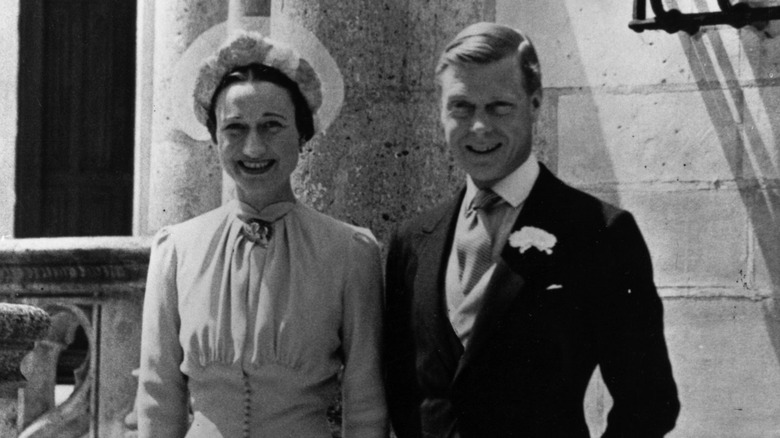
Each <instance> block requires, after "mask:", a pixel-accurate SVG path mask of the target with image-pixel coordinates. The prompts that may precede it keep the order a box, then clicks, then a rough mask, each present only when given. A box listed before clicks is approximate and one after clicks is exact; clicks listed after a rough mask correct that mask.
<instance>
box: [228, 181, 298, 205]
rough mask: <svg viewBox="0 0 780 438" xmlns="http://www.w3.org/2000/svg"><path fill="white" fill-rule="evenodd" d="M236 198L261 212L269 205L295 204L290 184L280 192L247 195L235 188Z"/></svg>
mask: <svg viewBox="0 0 780 438" xmlns="http://www.w3.org/2000/svg"><path fill="white" fill-rule="evenodd" d="M236 197H237V198H238V200H239V201H241V202H243V203H245V204H249V205H250V206H251V207H252V208H254V209H255V210H257V211H262V210H263V209H264V208H266V207H268V206H269V205H273V204H277V203H279V202H295V194H293V191H292V186H291V185H290V184H286V185H285V186H284V187H282V188H281V189H280V190H275V191H273V192H262V193H258V192H255V193H247V192H245V191H243V190H241V189H240V188H238V187H236Z"/></svg>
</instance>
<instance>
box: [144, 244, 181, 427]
mask: <svg viewBox="0 0 780 438" xmlns="http://www.w3.org/2000/svg"><path fill="white" fill-rule="evenodd" d="M181 361H182V349H181V345H180V344H179V313H178V296H177V290H176V251H175V248H174V245H173V241H172V238H171V236H170V235H169V234H168V232H167V231H166V230H165V229H163V230H161V231H160V232H159V233H158V234H157V236H156V237H155V241H154V243H153V244H152V255H151V260H150V261H149V274H148V276H147V280H146V294H145V296H144V313H143V325H142V327H141V369H140V375H139V379H138V395H137V398H136V404H137V409H138V436H139V438H152V437H172V438H175V437H183V436H184V435H185V434H186V433H187V421H188V413H187V385H186V382H185V380H184V375H183V374H182V373H181V371H180V370H179V365H180V364H181Z"/></svg>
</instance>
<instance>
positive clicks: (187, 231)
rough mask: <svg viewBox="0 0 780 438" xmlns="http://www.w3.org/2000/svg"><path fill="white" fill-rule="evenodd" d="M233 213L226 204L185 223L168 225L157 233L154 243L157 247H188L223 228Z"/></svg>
mask: <svg viewBox="0 0 780 438" xmlns="http://www.w3.org/2000/svg"><path fill="white" fill-rule="evenodd" d="M231 211H232V210H231V206H230V204H226V205H223V206H221V207H217V208H215V209H213V210H211V211H208V212H206V213H203V214H200V215H198V216H195V217H193V218H191V219H187V220H186V221H184V222H179V223H178V224H173V225H166V226H164V227H163V228H161V229H160V230H159V231H158V232H157V234H156V235H155V238H154V241H153V242H154V244H155V245H161V244H164V243H165V242H171V243H170V244H174V243H175V244H176V245H177V246H179V245H185V246H186V245H187V244H188V243H192V242H197V241H200V240H201V239H199V238H201V237H203V236H207V235H211V234H213V233H215V232H217V230H219V229H220V228H222V226H223V225H224V224H225V223H226V222H227V220H228V216H229V215H230V212H231Z"/></svg>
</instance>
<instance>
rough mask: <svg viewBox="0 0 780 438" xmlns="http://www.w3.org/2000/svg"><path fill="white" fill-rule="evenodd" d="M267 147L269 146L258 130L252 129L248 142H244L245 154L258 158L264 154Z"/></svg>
mask: <svg viewBox="0 0 780 438" xmlns="http://www.w3.org/2000/svg"><path fill="white" fill-rule="evenodd" d="M266 149H267V146H266V144H265V141H264V140H263V137H262V136H261V135H260V134H259V133H258V132H257V131H256V130H254V129H253V130H251V131H250V132H249V135H247V138H246V142H244V150H243V152H244V155H246V156H248V157H253V158H257V157H260V156H262V155H263V154H264V153H265V151H266Z"/></svg>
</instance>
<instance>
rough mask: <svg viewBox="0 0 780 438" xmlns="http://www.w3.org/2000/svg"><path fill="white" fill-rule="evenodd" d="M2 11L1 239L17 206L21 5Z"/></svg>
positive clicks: (7, 232) (7, 6)
mask: <svg viewBox="0 0 780 438" xmlns="http://www.w3.org/2000/svg"><path fill="white" fill-rule="evenodd" d="M21 1H22V0H17V1H9V2H3V7H2V8H0V53H1V54H2V55H3V62H2V63H0V102H3V105H0V120H3V123H0V239H2V238H4V237H11V236H12V235H13V233H14V207H15V204H16V202H15V201H16V192H15V185H16V175H15V172H16V136H17V132H16V131H17V102H16V98H17V84H18V80H17V77H18V71H19V61H20V60H19V2H21Z"/></svg>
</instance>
